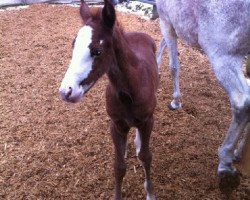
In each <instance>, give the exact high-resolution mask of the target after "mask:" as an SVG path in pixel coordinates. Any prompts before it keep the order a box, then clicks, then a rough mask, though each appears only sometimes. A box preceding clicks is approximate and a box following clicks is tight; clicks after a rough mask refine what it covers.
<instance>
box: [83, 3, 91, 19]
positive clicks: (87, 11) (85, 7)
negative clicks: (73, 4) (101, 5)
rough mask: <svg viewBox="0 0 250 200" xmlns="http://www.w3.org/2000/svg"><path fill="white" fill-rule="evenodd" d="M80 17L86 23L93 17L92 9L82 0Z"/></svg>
mask: <svg viewBox="0 0 250 200" xmlns="http://www.w3.org/2000/svg"><path fill="white" fill-rule="evenodd" d="M80 15H81V17H82V19H83V21H84V22H86V21H87V20H88V19H89V18H90V16H91V14H90V9H89V7H88V5H87V4H86V3H85V2H84V0H81V6H80Z"/></svg>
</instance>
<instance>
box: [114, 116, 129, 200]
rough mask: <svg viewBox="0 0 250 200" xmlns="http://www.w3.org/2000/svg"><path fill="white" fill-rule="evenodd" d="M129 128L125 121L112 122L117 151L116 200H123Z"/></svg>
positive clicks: (115, 164)
mask: <svg viewBox="0 0 250 200" xmlns="http://www.w3.org/2000/svg"><path fill="white" fill-rule="evenodd" d="M128 131H129V127H128V126H127V124H126V123H125V122H123V121H119V122H116V123H115V122H113V121H111V135H112V139H113V143H114V149H115V161H114V175H115V197H114V199H115V200H121V199H122V181H123V177H124V176H125V174H126V161H125V157H124V155H125V151H126V145H127V134H128Z"/></svg>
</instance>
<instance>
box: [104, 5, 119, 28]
mask: <svg viewBox="0 0 250 200" xmlns="http://www.w3.org/2000/svg"><path fill="white" fill-rule="evenodd" d="M102 19H103V22H104V24H105V25H106V26H107V27H108V28H110V29H112V28H113V26H114V24H115V19H116V15H115V8H114V6H113V4H112V3H111V2H110V0H104V7H103V9H102Z"/></svg>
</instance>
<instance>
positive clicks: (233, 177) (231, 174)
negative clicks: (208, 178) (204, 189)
mask: <svg viewBox="0 0 250 200" xmlns="http://www.w3.org/2000/svg"><path fill="white" fill-rule="evenodd" d="M239 185H240V173H239V172H238V171H236V170H235V171H222V172H220V173H219V187H220V191H221V192H222V193H223V194H225V195H230V194H231V193H232V192H233V190H234V189H236V188H237V187H238V186H239Z"/></svg>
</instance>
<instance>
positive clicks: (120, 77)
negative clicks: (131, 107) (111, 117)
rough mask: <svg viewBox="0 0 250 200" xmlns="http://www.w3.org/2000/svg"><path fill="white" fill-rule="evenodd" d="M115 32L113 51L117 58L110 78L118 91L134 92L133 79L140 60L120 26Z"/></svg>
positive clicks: (117, 25) (109, 74)
mask: <svg viewBox="0 0 250 200" xmlns="http://www.w3.org/2000/svg"><path fill="white" fill-rule="evenodd" d="M113 31H114V32H113V51H114V55H115V57H114V62H113V65H112V66H111V67H110V71H109V73H108V76H109V79H110V82H111V84H112V85H113V86H114V87H116V89H117V90H123V91H126V92H132V91H131V89H132V87H133V80H132V77H134V76H133V74H134V72H135V70H136V68H137V66H138V58H137V57H136V56H135V53H134V52H133V51H132V49H131V47H130V45H129V41H128V40H127V38H126V35H125V33H124V32H123V29H122V28H121V27H120V26H119V24H116V25H115V27H114V30H113Z"/></svg>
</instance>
